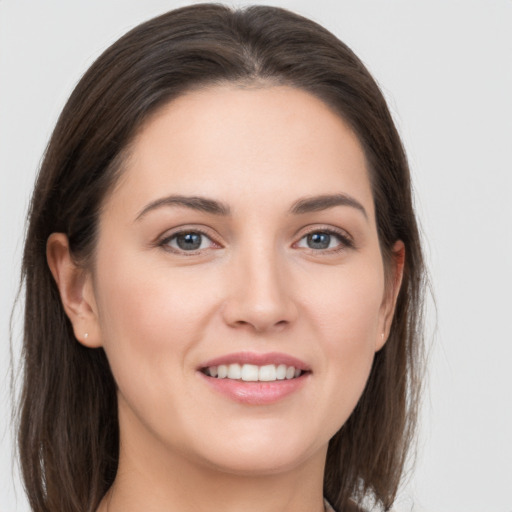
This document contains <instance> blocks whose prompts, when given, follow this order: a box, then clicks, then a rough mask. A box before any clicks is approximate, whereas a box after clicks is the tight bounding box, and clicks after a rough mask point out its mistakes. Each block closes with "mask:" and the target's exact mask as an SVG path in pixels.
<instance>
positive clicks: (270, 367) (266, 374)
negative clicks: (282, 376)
mask: <svg viewBox="0 0 512 512" xmlns="http://www.w3.org/2000/svg"><path fill="white" fill-rule="evenodd" d="M259 377H260V380H262V381H271V380H276V366H275V365H274V364H267V365H266V366H262V367H261V368H260V375H259Z"/></svg>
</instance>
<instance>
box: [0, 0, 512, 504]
mask: <svg viewBox="0 0 512 512" xmlns="http://www.w3.org/2000/svg"><path fill="white" fill-rule="evenodd" d="M186 3H190V2H178V1H171V0H167V1H164V0H87V1H85V0H82V1H72V2H71V1H69V0H44V1H39V0H30V1H28V0H0V194H1V195H0V219H1V221H0V229H1V231H0V234H1V237H0V340H1V342H0V512H27V511H28V510H29V509H28V505H27V503H26V501H25V498H24V494H23V490H22V486H21V483H20V480H19V477H18V475H17V472H16V466H15V465H14V463H13V459H12V449H13V446H14V442H13V431H12V427H11V426H10V422H9V418H10V407H11V403H10V398H9V396H10V391H9V366H10V355H9V314H10V311H11V306H12V303H13V300H14V297H15V293H16V289H17V283H18V279H19V278H18V275H19V264H20V257H21V249H22V240H23V232H24V218H25V214H26V209H27V205H28V201H29V196H30V193H31V188H32V184H33V181H34V176H35V173H36V170H37V168H38V165H39V162H40V159H41V155H42V154H43V151H44V148H45V145H46V143H47V141H48V138H49V136H50V133H51V130H52V128H53V126H54V124H55V121H56V118H57V116H58V114H59V111H60V110H61V108H62V107H63V105H64V102H65V101H66V99H67V97H68V95H69V94H70V92H71V90H72V88H73V86H74V84H75V83H76V82H77V80H78V79H79V77H80V76H81V75H82V73H83V72H84V71H85V70H86V68H87V67H88V66H89V65H90V64H91V63H92V61H93V60H94V59H95V57H97V56H98V55H99V54H100V53H101V52H102V51H103V50H104V49H105V48H106V47H107V46H108V45H109V44H111V43H112V42H113V41H114V40H115V39H117V38H118V37H119V36H121V35H122V34H123V33H124V32H125V31H127V30H128V29H130V28H132V27H133V26H135V25H137V24H138V23H140V22H141V21H144V20H146V19H148V18H150V17H152V16H154V15H157V14H160V13H162V12H164V11H167V10H170V9H172V8H175V7H178V6H182V5H185V4H186ZM245 3H246V2H236V1H235V2H230V5H242V4H245ZM251 3H257V2H251ZM265 3H268V4H273V5H279V6H281V7H286V8H289V9H292V10H295V11H297V12H299V13H301V14H303V15H306V16H308V17H310V18H312V19H314V20H316V21H318V22H320V23H321V24H323V25H324V26H326V27H327V28H328V29H330V30H331V31H333V32H334V33H335V34H336V35H337V36H338V37H339V38H340V39H342V40H343V41H345V42H346V43H347V44H348V45H349V46H351V47H352V49H353V50H354V51H355V52H356V53H357V54H358V55H359V56H360V58H361V59H362V60H363V61H364V62H365V64H366V65H367V66H368V68H369V69H370V71H371V72H372V73H373V74H374V76H375V77H376V79H377V81H378V82H379V84H380V85H381V87H382V90H383V92H384V94H385V96H386V98H387V99H388V102H389V106H390V108H391V111H392V113H393V115H394V118H395V120H396V123H397V125H398V127H399V130H400V132H401V134H402V137H403V140H404V142H405V145H406V149H407V151H408V154H409V158H410V162H411V168H412V172H413V180H414V188H415V196H416V206H417V211H418V215H419V218H420V222H421V225H422V231H423V234H424V238H425V243H426V246H425V250H426V255H427V260H428V264H429V267H430V272H431V276H432V284H433V289H434V295H435V301H436V310H437V312H436V310H435V309H434V308H433V306H432V301H431V302H430V307H429V312H428V316H427V325H428V332H429V337H428V341H429V346H430V367H429V368H430V369H429V380H428V384H427V395H426V398H425V401H424V404H423V416H422V422H421V435H420V440H419V452H418V462H417V466H416V470H415V471H414V472H413V473H411V475H410V478H409V480H408V482H406V483H405V484H404V486H403V488H402V491H401V494H400V499H399V502H398V503H397V507H396V508H397V510H398V511H399V512H405V511H407V512H512V494H511V490H512V442H511V437H510V434H511V433H512V372H511V370H510V368H511V362H512V333H511V331H512V329H511V318H512V298H511V289H512V206H511V204H512V201H511V198H512V178H511V176H512V99H511V98H512V1H511V0H478V1H477V0H464V1H462V0H461V1H455V0H429V1H426V0H424V1H419V0H418V1H415V0H313V1H311V0H280V1H270V0H269V1H267V2H265ZM19 326H20V321H19V314H18V315H15V316H14V331H13V332H14V336H13V353H14V355H15V357H16V356H17V355H18V354H19V347H20V344H19V330H20V329H19Z"/></svg>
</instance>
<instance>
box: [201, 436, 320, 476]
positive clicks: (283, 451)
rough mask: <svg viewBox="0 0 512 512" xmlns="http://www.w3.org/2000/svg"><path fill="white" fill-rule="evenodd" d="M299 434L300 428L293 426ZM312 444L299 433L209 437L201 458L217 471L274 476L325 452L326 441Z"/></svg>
mask: <svg viewBox="0 0 512 512" xmlns="http://www.w3.org/2000/svg"><path fill="white" fill-rule="evenodd" d="M295 430H296V432H295V434H300V430H301V427H300V426H297V427H296V428H295ZM315 441H316V442H314V443H312V442H311V441H310V440H308V439H305V438H303V437H301V436H300V435H290V433H288V435H284V436H283V435H282V434H277V433H275V432H274V433H273V434H269V435H263V432H261V431H259V432H256V433H255V432H254V431H253V432H252V434H251V435H246V436H239V437H230V439H228V440H226V439H219V440H217V441H216V440H213V439H212V440H211V443H210V444H209V447H208V450H207V451H203V454H202V458H203V461H204V462H205V463H206V464H207V465H208V466H210V467H211V468H214V469H216V470H218V471H222V472H225V473H232V474H240V475H247V476H251V475H252V476H254V475H262V476H264V475H275V474H278V473H284V472H287V471H290V470H292V469H295V468H297V467H298V466H300V465H301V463H303V462H304V461H306V460H308V459H309V458H311V457H314V456H317V455H318V453H324V452H325V453H326V452H327V443H328V441H327V442H326V443H325V444H322V443H320V442H319V441H318V440H315Z"/></svg>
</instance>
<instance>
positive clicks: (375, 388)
mask: <svg viewBox="0 0 512 512" xmlns="http://www.w3.org/2000/svg"><path fill="white" fill-rule="evenodd" d="M226 82H230V83H239V84H256V85H258V84H259V83H264V84H284V85H289V86H293V87H297V88H300V89H302V90H305V91H308V92H310V93H311V94H313V95H315V96H316V97H318V98H320V99H322V100H323V101H324V102H325V103H327V104H328V105H329V106H330V107H331V108H333V109H335V111H336V112H338V113H339V115H340V116H342V117H343V119H344V120H345V121H346V122H347V123H348V124H349V125H350V126H351V127H352V129H353V130H354V132H355V133H356V134H357V136H358V138H359V140H360V142H361V144H362V146H363V148H364V150H365V153H366V157H367V160H368V164H369V170H370V176H371V184H372V190H373V195H374V201H375V210H376V220H377V227H378V234H379V239H380V244H381V248H382V252H383V255H384V260H385V262H387V263H389V260H390V258H391V252H390V251H391V248H392V246H393V244H394V242H396V241H397V240H402V241H403V242H404V244H405V251H406V260H405V271H404V278H403V284H402V288H401V291H400V294H399V297H398V302H397V306H396V311H395V316H394V319H393V323H392V327H391V333H390V336H389V339H388V341H387V343H386V344H385V346H384V348H383V349H382V350H380V351H379V352H378V353H377V354H376V357H375V360H374V363H373V368H372V370H371V374H370V377H369V380H368V383H367V386H366V388H365V391H364V393H363V396H362V397H361V399H360V401H359V403H358V405H357V407H356V408H355V410H354V411H353V413H352V415H351V416H350V418H349V419H348V421H347V422H346V423H345V425H343V427H342V428H341V429H340V431H339V432H338V433H337V434H336V435H335V436H334V437H333V438H332V440H331V441H330V444H329V449H328V454H327V465H326V470H325V480H324V492H325V496H326V497H327V498H328V499H329V500H330V502H331V503H332V504H333V505H334V506H335V508H336V509H337V510H339V511H340V512H341V511H342V510H345V508H346V507H347V506H348V503H349V502H350V501H351V500H354V501H355V502H357V503H361V501H362V499H363V497H364V496H370V497H372V498H373V499H374V500H375V501H376V502H377V503H378V504H380V505H381V506H382V508H384V509H388V508H389V507H390V506H391V505H392V503H393V501H394V499H395V496H396V492H397V487H398V484H399V481H400V478H401V474H402V471H403V467H404V461H405V457H406V454H407V450H408V447H409V445H410V442H411V439H412V434H413V430H414V426H415V421H416V412H417V406H418V398H419V388H420V386H419V383H420V380H419V374H420V373H419V370H420V369H421V364H419V363H421V357H420V356H421V347H422V336H421V318H422V315H421V312H422V297H423V288H424V287H423V284H424V268H423V259H422V253H421V247H420V240H419V235H418V229H417V225H416V220H415V216H414V211H413V206H412V198H411V184H410V177H409V170H408V165H407V160H406V157H405V154H404V151H403V148H402V145H401V141H400V138H399V136H398V133H397V130H396V128H395V126H394V124H393V121H392V118H391V116H390V113H389V111H388V108H387V106H386V103H385V100H384V98H383V96H382V94H381V92H380V91H379V88H378V86H377V85H376V83H375V81H374V80H373V79H372V77H371V76H370V74H369V72H368V71H367V70H366V68H365V67H364V65H363V64H362V63H361V61H360V60H359V59H358V58H357V57H356V56H355V55H354V54H353V52H352V51H351V50H350V49H349V48H348V47H347V46H346V45H345V44H343V43H342V42H341V41H339V40H338V39H337V38H336V37H335V36H334V35H332V34H331V33H330V32H328V31H327V30H326V29H324V28H322V27H321V26H319V25H318V24H316V23H314V22H313V21H310V20H308V19H306V18H303V17H301V16H299V15H297V14H294V13H291V12H289V11H287V10H284V9H279V8H275V7H266V6H253V7H249V8H245V9H241V10H232V9H230V8H228V7H225V6H222V5H218V4H200V5H194V6H190V7H184V8H181V9H177V10H174V11H171V12H169V13H167V14H164V15H162V16H159V17H157V18H154V19H152V20H150V21H148V22H146V23H143V24H142V25H140V26H138V27H136V28H134V29H133V30H131V31H130V32H129V33H127V34H126V35H124V36H123V37H122V38H121V39H119V40H118V41H117V42H116V43H114V44H113V45H112V46H111V47H110V48H108V49H107V50H106V51H105V52H104V53H103V54H102V55H101V56H100V57H99V58H98V59H97V61H96V62H95V63H94V64H93V65H92V66H91V68H90V69H89V70H88V71H87V72H86V74H85V75H84V76H83V78H82V79H81V80H80V82H79V83H78V85H77V86H76V88H75V90H74V91H73V93H72V95H71V97H70V98H69V100H68V102H67V104H66V106H65V107H64V110H63V112H62V114H61V116H60V118H59V120H58V123H57V125H56V127H55V130H54V132H53V135H52V137H51V140H50V142H49V145H48V148H47V151H46V154H45V157H44V160H43V162H42V166H41V169H40V172H39V175H38V178H37V183H36V186H35V190H34V194H33V197H32V201H31V205H30V212H29V225H28V234H27V239H26V244H25V250H24V256H23V270H22V279H23V283H24V285H25V299H26V301H25V330H24V349H23V371H24V373H23V379H24V381H23V389H22V392H21V402H20V409H19V438H18V445H19V454H20V459H21V466H22V472H23V477H24V482H25V487H26V491H27V494H28V497H29V500H30V504H31V507H32V509H33V510H34V511H37V512H43V511H44V512H48V511H51V512H57V511H59V512H61V511H66V512H75V511H76V512H78V511H81V512H84V511H87V512H92V511H94V510H95V509H96V508H97V506H98V504H99V502H100V500H101V498H102V497H103V495H104V494H105V492H106V491H107V490H108V488H109V486H110V485H111V484H112V482H113V480H114V478H115V475H116V470H117V463H118V453H119V452H118V450H119V446H118V444H119V431H118V429H119V427H118V422H117V401H116V400H117V399H116V385H115V382H114V378H113V376H112V374H111V371H110V368H109V364H108V362H107V359H106V356H105V353H104V351H103V350H102V349H89V348H86V347H84V346H83V345H81V344H80V343H78V342H77V340H76V339H75V337H74V335H73V330H72V328H71V324H70V322H69V320H68V318H67V317H66V315H65V313H64V310H63V307H62V305H61V301H60V297H59V293H58V290H57V287H56V285H55V283H54V281H53V279H52V276H51V273H50V271H49V268H48V265H47V262H46V256H45V254H46V253H45V247H46V241H47V239H48V236H49V235H50V234H51V233H53V232H62V233H65V234H66V235H67V236H68V238H69V242H70V248H71V251H72V253H73V255H74V257H75V258H76V259H77V261H80V262H82V263H83V264H84V265H87V264H88V262H90V257H91V255H93V254H94V246H95V239H96V232H97V225H98V215H99V213H100V208H101V205H102V203H103V201H104V199H105V197H106V194H108V193H109V192H110V191H111V190H112V188H113V185H114V184H115V180H116V178H117V176H118V174H119V173H121V172H122V167H123V165H122V162H123V155H124V153H125V152H126V150H127V148H128V146H129V144H130V142H131V141H132V140H133V137H134V135H135V133H136V131H137V130H138V129H139V128H140V127H141V124H142V123H143V122H144V121H145V120H147V119H148V116H150V115H151V114H153V113H154V112H155V111H156V110H157V109H159V108H160V107H162V106H163V105H164V104H166V103H168V102H169V101H171V100H172V99H174V98H176V97H177V96H179V95H180V94H183V93H184V92H186V91H189V90H191V89H192V88H197V87H203V86H207V85H213V84H222V83H226ZM333 407H336V404H333Z"/></svg>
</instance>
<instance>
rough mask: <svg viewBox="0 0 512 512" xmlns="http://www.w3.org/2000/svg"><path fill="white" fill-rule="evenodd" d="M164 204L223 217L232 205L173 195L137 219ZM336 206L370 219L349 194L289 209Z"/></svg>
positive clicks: (307, 199) (300, 210)
mask: <svg viewBox="0 0 512 512" xmlns="http://www.w3.org/2000/svg"><path fill="white" fill-rule="evenodd" d="M164 206H183V207H185V208H190V209H191V210H197V211H201V212H206V213H210V214H213V215H220V216H223V217H227V216H229V215H231V209H230V207H229V206H228V205H226V204H224V203H222V202H220V201H217V200H215V199H209V198H207V197H200V196H181V195H171V196H167V197H162V198H160V199H156V200H155V201H152V202H151V203H149V204H148V205H147V206H145V207H144V208H143V209H142V210H141V211H140V213H139V214H138V215H137V217H136V218H135V220H136V221H138V220H140V219H142V217H144V216H145V215H146V214H147V213H149V212H150V211H153V210H156V209H158V208H162V207H164ZM335 206H350V207H352V208H355V209H357V210H359V211H360V212H361V213H362V214H363V215H364V217H365V218H366V219H368V214H367V213H366V210H365V208H364V206H363V205H362V204H361V203H360V202H359V201H357V200H356V199H354V198H353V197H351V196H349V195H347V194H323V195H320V196H311V197H303V198H301V199H298V200H297V201H295V202H294V203H293V204H292V206H291V207H290V210H289V211H290V213H291V214H293V215H301V214H304V213H310V212H319V211H322V210H327V209H329V208H334V207H335Z"/></svg>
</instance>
